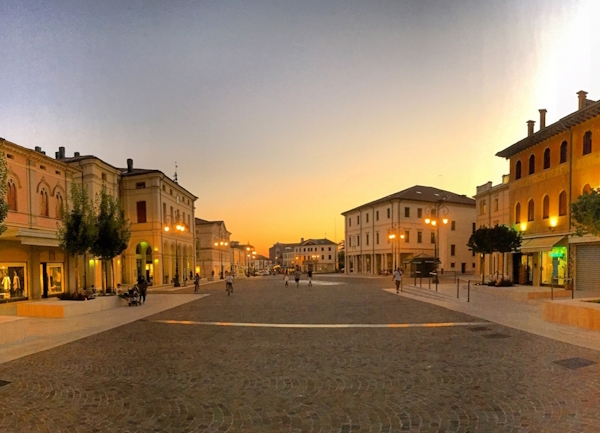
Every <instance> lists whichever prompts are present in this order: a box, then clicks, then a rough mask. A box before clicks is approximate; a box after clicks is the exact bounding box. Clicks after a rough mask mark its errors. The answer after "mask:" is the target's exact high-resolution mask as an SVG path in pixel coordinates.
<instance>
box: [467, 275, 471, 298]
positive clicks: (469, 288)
mask: <svg viewBox="0 0 600 433" xmlns="http://www.w3.org/2000/svg"><path fill="white" fill-rule="evenodd" d="M467 302H471V280H469V282H468V283H467Z"/></svg>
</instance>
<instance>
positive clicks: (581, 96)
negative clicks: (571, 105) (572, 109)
mask: <svg viewBox="0 0 600 433" xmlns="http://www.w3.org/2000/svg"><path fill="white" fill-rule="evenodd" d="M577 95H578V96H579V109H580V110H582V109H584V108H585V97H586V95H587V92H585V91H583V90H580V91H579V92H577Z"/></svg>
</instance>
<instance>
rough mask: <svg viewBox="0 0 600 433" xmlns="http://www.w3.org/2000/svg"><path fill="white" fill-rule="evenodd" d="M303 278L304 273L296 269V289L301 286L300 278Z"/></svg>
mask: <svg viewBox="0 0 600 433" xmlns="http://www.w3.org/2000/svg"><path fill="white" fill-rule="evenodd" d="M301 276H302V272H300V269H299V268H296V272H294V281H296V287H298V286H299V285H300V277H301Z"/></svg>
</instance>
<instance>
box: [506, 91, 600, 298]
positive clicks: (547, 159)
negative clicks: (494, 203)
mask: <svg viewBox="0 0 600 433" xmlns="http://www.w3.org/2000/svg"><path fill="white" fill-rule="evenodd" d="M577 94H578V109H577V111H575V112H573V113H571V114H569V115H568V116H565V117H563V118H562V119H560V120H558V121H557V122H555V123H553V124H551V125H548V126H546V110H543V109H542V110H539V111H540V128H539V130H538V131H537V132H534V124H535V122H534V121H533V120H530V121H528V122H527V125H528V134H527V137H525V138H524V139H522V140H520V141H518V142H517V143H515V144H513V145H511V146H509V147H507V148H506V149H504V150H502V151H500V152H498V153H497V154H496V155H497V156H500V157H503V158H506V159H508V160H509V161H510V181H509V186H510V193H509V196H510V203H509V209H510V223H511V224H513V226H514V227H515V228H516V229H518V230H520V231H521V233H522V236H523V244H522V246H521V253H520V254H514V255H513V258H514V280H515V281H516V282H519V283H521V284H533V285H544V284H551V283H554V284H559V285H564V284H565V283H568V282H569V281H570V279H571V278H572V279H573V281H574V283H575V287H576V288H580V289H591V288H598V287H600V267H599V263H600V240H599V239H596V238H593V237H591V236H588V237H584V238H580V237H573V236H570V235H571V234H572V233H573V230H572V228H571V222H572V217H571V212H570V204H571V203H573V202H575V201H577V198H578V197H579V196H580V195H581V194H582V193H583V192H585V191H586V190H589V189H590V188H597V187H598V186H600V146H599V145H598V143H596V144H595V145H594V138H595V139H596V141H598V137H599V132H600V102H595V101H592V100H589V99H587V98H586V95H587V93H586V92H584V91H580V92H578V93H577Z"/></svg>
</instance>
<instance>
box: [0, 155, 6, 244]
mask: <svg viewBox="0 0 600 433" xmlns="http://www.w3.org/2000/svg"><path fill="white" fill-rule="evenodd" d="M7 192H8V166H7V164H6V155H5V154H4V152H0V235H1V234H2V233H4V232H5V231H6V225H5V224H4V220H5V219H6V216H7V215H8V203H7V202H6V194H7Z"/></svg>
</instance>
